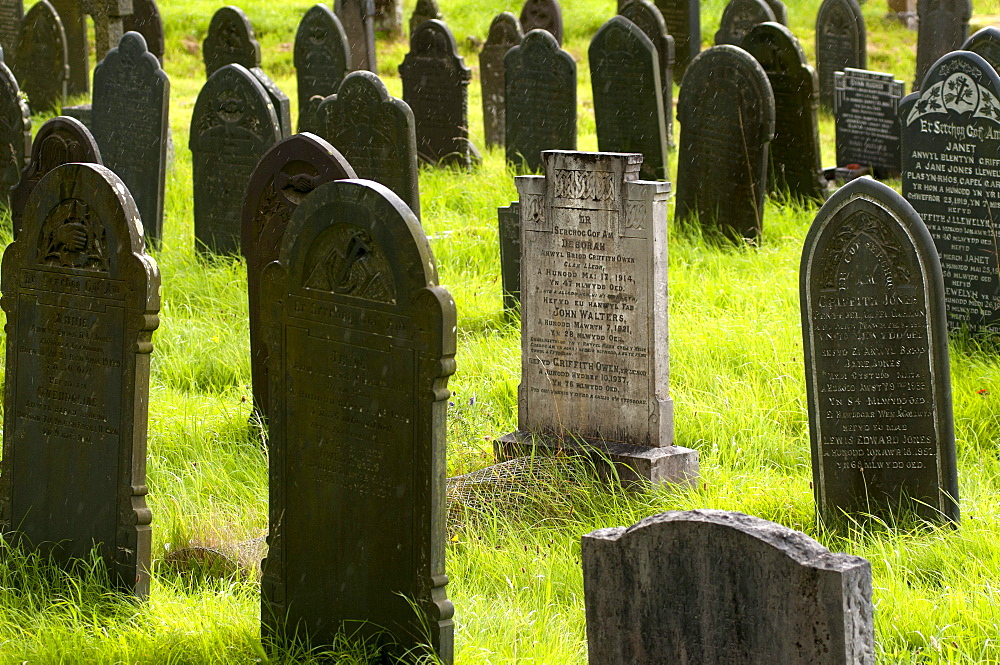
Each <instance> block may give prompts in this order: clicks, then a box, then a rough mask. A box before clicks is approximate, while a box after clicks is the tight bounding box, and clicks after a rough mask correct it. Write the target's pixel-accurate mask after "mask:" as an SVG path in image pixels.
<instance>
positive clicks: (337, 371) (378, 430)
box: [261, 180, 455, 665]
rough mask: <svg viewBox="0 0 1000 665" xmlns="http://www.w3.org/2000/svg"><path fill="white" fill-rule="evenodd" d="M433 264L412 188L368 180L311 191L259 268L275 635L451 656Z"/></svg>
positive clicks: (442, 294) (264, 584)
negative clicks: (400, 193) (274, 253)
mask: <svg viewBox="0 0 1000 665" xmlns="http://www.w3.org/2000/svg"><path fill="white" fill-rule="evenodd" d="M437 279H438V277H437V267H436V265H435V262H434V256H433V254H432V253H431V248H430V245H429V243H428V242H427V238H426V236H425V235H424V233H423V230H422V229H421V228H420V222H419V221H418V220H417V218H416V217H415V216H414V215H413V213H412V212H411V211H410V210H409V208H408V207H407V206H406V204H405V203H404V202H403V201H402V200H401V199H400V198H399V197H397V196H396V195H395V194H393V193H392V192H391V191H390V190H388V189H387V188H385V187H383V186H382V185H379V184H378V183H373V182H366V181H358V180H339V181H335V182H330V183H327V184H325V185H321V186H320V187H319V188H317V189H316V191H314V192H313V193H312V194H310V195H309V196H308V197H307V198H306V199H305V200H304V201H303V202H302V205H300V206H299V208H298V210H296V212H295V214H294V215H293V216H292V221H291V224H290V226H289V227H288V230H287V232H286V233H285V238H284V241H283V242H282V247H281V254H280V258H279V262H278V263H272V264H271V265H270V266H268V267H267V268H266V269H265V271H264V276H263V283H262V286H263V297H264V302H265V303H267V305H266V306H267V308H268V309H267V310H266V312H265V317H266V318H265V331H266V332H265V336H266V340H267V345H268V347H269V348H270V349H271V355H270V357H269V360H268V366H269V380H270V389H269V393H270V399H271V406H270V410H269V416H270V424H269V436H270V439H269V459H270V462H269V466H270V474H269V475H270V502H269V514H270V534H269V537H268V545H269V549H268V556H267V559H266V560H265V561H264V563H263V566H262V569H263V579H262V580H261V594H262V599H261V605H262V607H261V618H262V622H263V626H262V632H263V636H264V639H265V640H268V641H274V642H279V643H280V642H285V643H287V642H292V641H297V640H300V639H302V638H303V637H304V638H305V639H306V640H308V642H309V643H310V644H311V645H312V646H313V647H319V646H323V645H330V644H334V643H335V640H336V638H337V635H338V633H341V632H343V633H346V634H347V635H349V636H350V637H351V638H352V639H356V640H359V641H360V640H366V639H367V640H371V641H372V643H375V644H380V645H386V646H385V652H386V653H387V655H389V656H396V657H399V656H400V655H401V654H402V653H403V652H404V651H406V650H411V651H408V654H409V658H408V660H409V659H412V658H414V657H416V656H417V654H419V653H420V652H423V651H425V649H426V647H424V646H422V645H428V644H429V645H430V647H431V648H432V649H433V650H434V651H435V652H436V654H437V656H438V657H439V658H440V659H441V662H443V663H447V664H449V665H450V663H451V662H452V660H453V655H452V652H453V634H452V633H453V624H452V616H453V614H454V607H453V605H452V603H451V601H450V600H448V598H447V596H446V595H445V585H446V584H447V582H448V577H447V575H445V539H446V534H445V516H446V510H445V411H446V408H447V404H448V396H449V395H450V393H449V392H448V390H447V381H448V376H449V375H450V374H451V373H452V372H454V368H455V361H454V355H455V301H454V300H453V299H452V297H451V296H450V295H449V294H448V291H447V290H446V289H444V288H443V287H441V286H438V285H437ZM361 525H367V526H366V527H365V528H359V527H360V526H361ZM317 533H323V534H326V536H325V537H323V538H316V534H317ZM390 642H391V643H393V644H391V645H390V644H389V643H390Z"/></svg>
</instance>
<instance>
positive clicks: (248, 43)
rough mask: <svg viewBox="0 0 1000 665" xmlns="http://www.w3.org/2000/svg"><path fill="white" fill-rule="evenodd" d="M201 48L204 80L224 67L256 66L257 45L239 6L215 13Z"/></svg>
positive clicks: (258, 43)
mask: <svg viewBox="0 0 1000 665" xmlns="http://www.w3.org/2000/svg"><path fill="white" fill-rule="evenodd" d="M201 49H202V52H201V55H202V60H203V61H204V62H205V76H206V77H209V76H211V75H212V74H214V73H215V72H216V71H218V70H219V69H220V68H222V67H225V66H226V65H233V64H236V65H242V66H243V67H246V68H247V69H253V68H254V67H260V54H261V51H260V42H258V41H257V37H256V35H255V34H254V31H253V26H252V25H250V19H249V18H247V15H246V14H245V13H244V12H243V10H242V9H240V8H239V7H233V6H226V7H221V8H220V9H219V10H218V11H216V12H215V14H214V15H213V16H212V21H211V23H209V24H208V34H206V35H205V41H204V42H203V43H202V46H201Z"/></svg>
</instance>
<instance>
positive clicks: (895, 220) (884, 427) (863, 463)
mask: <svg viewBox="0 0 1000 665" xmlns="http://www.w3.org/2000/svg"><path fill="white" fill-rule="evenodd" d="M799 281H800V287H799V288H800V297H801V300H802V336H803V338H804V343H805V351H804V352H805V365H806V387H807V392H808V398H809V437H810V440H811V443H812V463H813V491H814V493H815V495H816V506H817V508H818V510H819V515H820V517H821V518H822V519H823V520H824V521H827V522H830V523H840V522H843V521H850V520H853V519H865V518H866V516H869V515H870V516H872V517H874V518H875V519H878V520H884V521H887V522H890V523H892V522H894V521H895V520H896V518H898V517H900V516H901V514H902V513H906V512H910V511H912V512H913V513H915V514H916V516H917V517H919V518H921V519H926V520H935V521H937V520H942V519H943V520H952V521H958V474H957V472H956V470H955V432H954V426H953V416H952V408H951V379H950V375H949V367H948V326H947V321H946V318H945V287H944V282H943V280H942V277H941V263H940V261H939V260H938V252H937V250H936V249H935V248H934V241H933V240H932V239H931V236H930V234H929V233H928V232H927V227H926V226H925V225H924V223H923V222H922V221H921V220H920V216H919V215H918V214H917V213H916V211H915V210H914V209H913V207H912V206H910V204H909V203H907V202H906V200H905V199H904V198H903V197H901V196H900V195H899V194H897V193H896V192H895V191H893V190H892V189H890V188H889V187H887V186H885V185H883V184H881V183H879V182H877V181H875V180H872V179H870V178H859V179H857V180H853V181H851V182H849V183H848V184H847V185H845V186H844V187H843V188H841V189H840V190H839V191H838V192H837V193H836V194H834V195H833V196H832V197H830V200H829V201H827V202H826V204H825V205H824V206H823V208H822V209H821V210H820V211H819V214H818V215H817V216H816V220H815V221H814V222H813V225H812V227H811V228H810V230H809V234H808V235H807V236H806V242H805V248H804V250H803V252H802V265H801V268H800V271H799Z"/></svg>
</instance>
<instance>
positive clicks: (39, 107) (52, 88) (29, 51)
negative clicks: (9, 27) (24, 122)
mask: <svg viewBox="0 0 1000 665" xmlns="http://www.w3.org/2000/svg"><path fill="white" fill-rule="evenodd" d="M17 56H18V57H17V58H15V60H14V75H15V76H17V80H18V81H20V83H21V90H22V91H24V94H26V95H27V96H28V103H29V104H31V109H32V111H34V112H35V113H38V112H40V111H52V110H55V109H59V108H61V107H62V105H63V100H65V99H66V82H67V80H68V79H69V64H68V62H69V56H68V54H67V50H66V33H65V32H64V31H63V26H62V21H61V20H60V19H59V14H57V13H56V10H55V9H53V8H52V5H50V4H49V2H48V0H39V2H38V3H36V4H35V5H34V6H33V7H32V8H31V9H30V10H28V13H27V14H25V16H24V20H22V21H21V30H20V32H19V33H18V38H17Z"/></svg>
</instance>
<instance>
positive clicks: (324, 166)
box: [240, 133, 357, 421]
mask: <svg viewBox="0 0 1000 665" xmlns="http://www.w3.org/2000/svg"><path fill="white" fill-rule="evenodd" d="M356 177H357V175H356V174H355V173H354V169H352V168H351V165H350V164H348V163H347V160H346V159H344V156H343V155H341V154H340V153H339V152H337V149H336V148H334V147H333V146H332V145H330V144H329V143H327V142H326V141H324V140H323V139H321V138H320V137H318V136H315V135H313V134H309V133H300V134H296V135H295V136H290V137H288V138H287V139H284V140H282V141H279V142H278V143H276V144H275V145H274V147H272V148H271V149H270V150H268V151H267V153H266V154H265V155H264V157H263V158H261V160H260V163H259V164H257V168H256V169H254V172H253V175H252V176H251V177H250V183H249V185H247V196H246V200H245V201H244V203H243V215H242V223H241V227H240V228H241V230H240V234H241V238H240V247H241V249H242V252H243V256H244V257H246V262H247V293H248V295H249V299H248V300H249V305H250V370H251V379H252V380H253V406H254V411H255V413H256V414H258V415H259V416H261V417H262V419H263V420H265V421H266V416H265V414H266V409H267V405H268V397H267V355H268V354H267V345H266V344H265V343H264V330H263V328H262V327H261V321H260V317H261V309H260V308H261V301H260V276H261V273H262V272H263V270H264V268H265V266H267V265H268V264H270V263H271V262H272V261H277V260H278V252H279V250H280V249H281V241H282V239H283V238H284V237H285V229H286V228H287V227H288V223H289V221H291V219H292V214H293V213H294V212H295V210H296V209H297V208H298V207H299V204H300V203H302V201H303V199H305V197H306V195H308V194H309V193H310V192H312V191H313V190H314V189H316V188H317V187H319V186H320V185H322V184H323V183H326V182H330V181H331V180H342V179H344V178H356Z"/></svg>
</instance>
